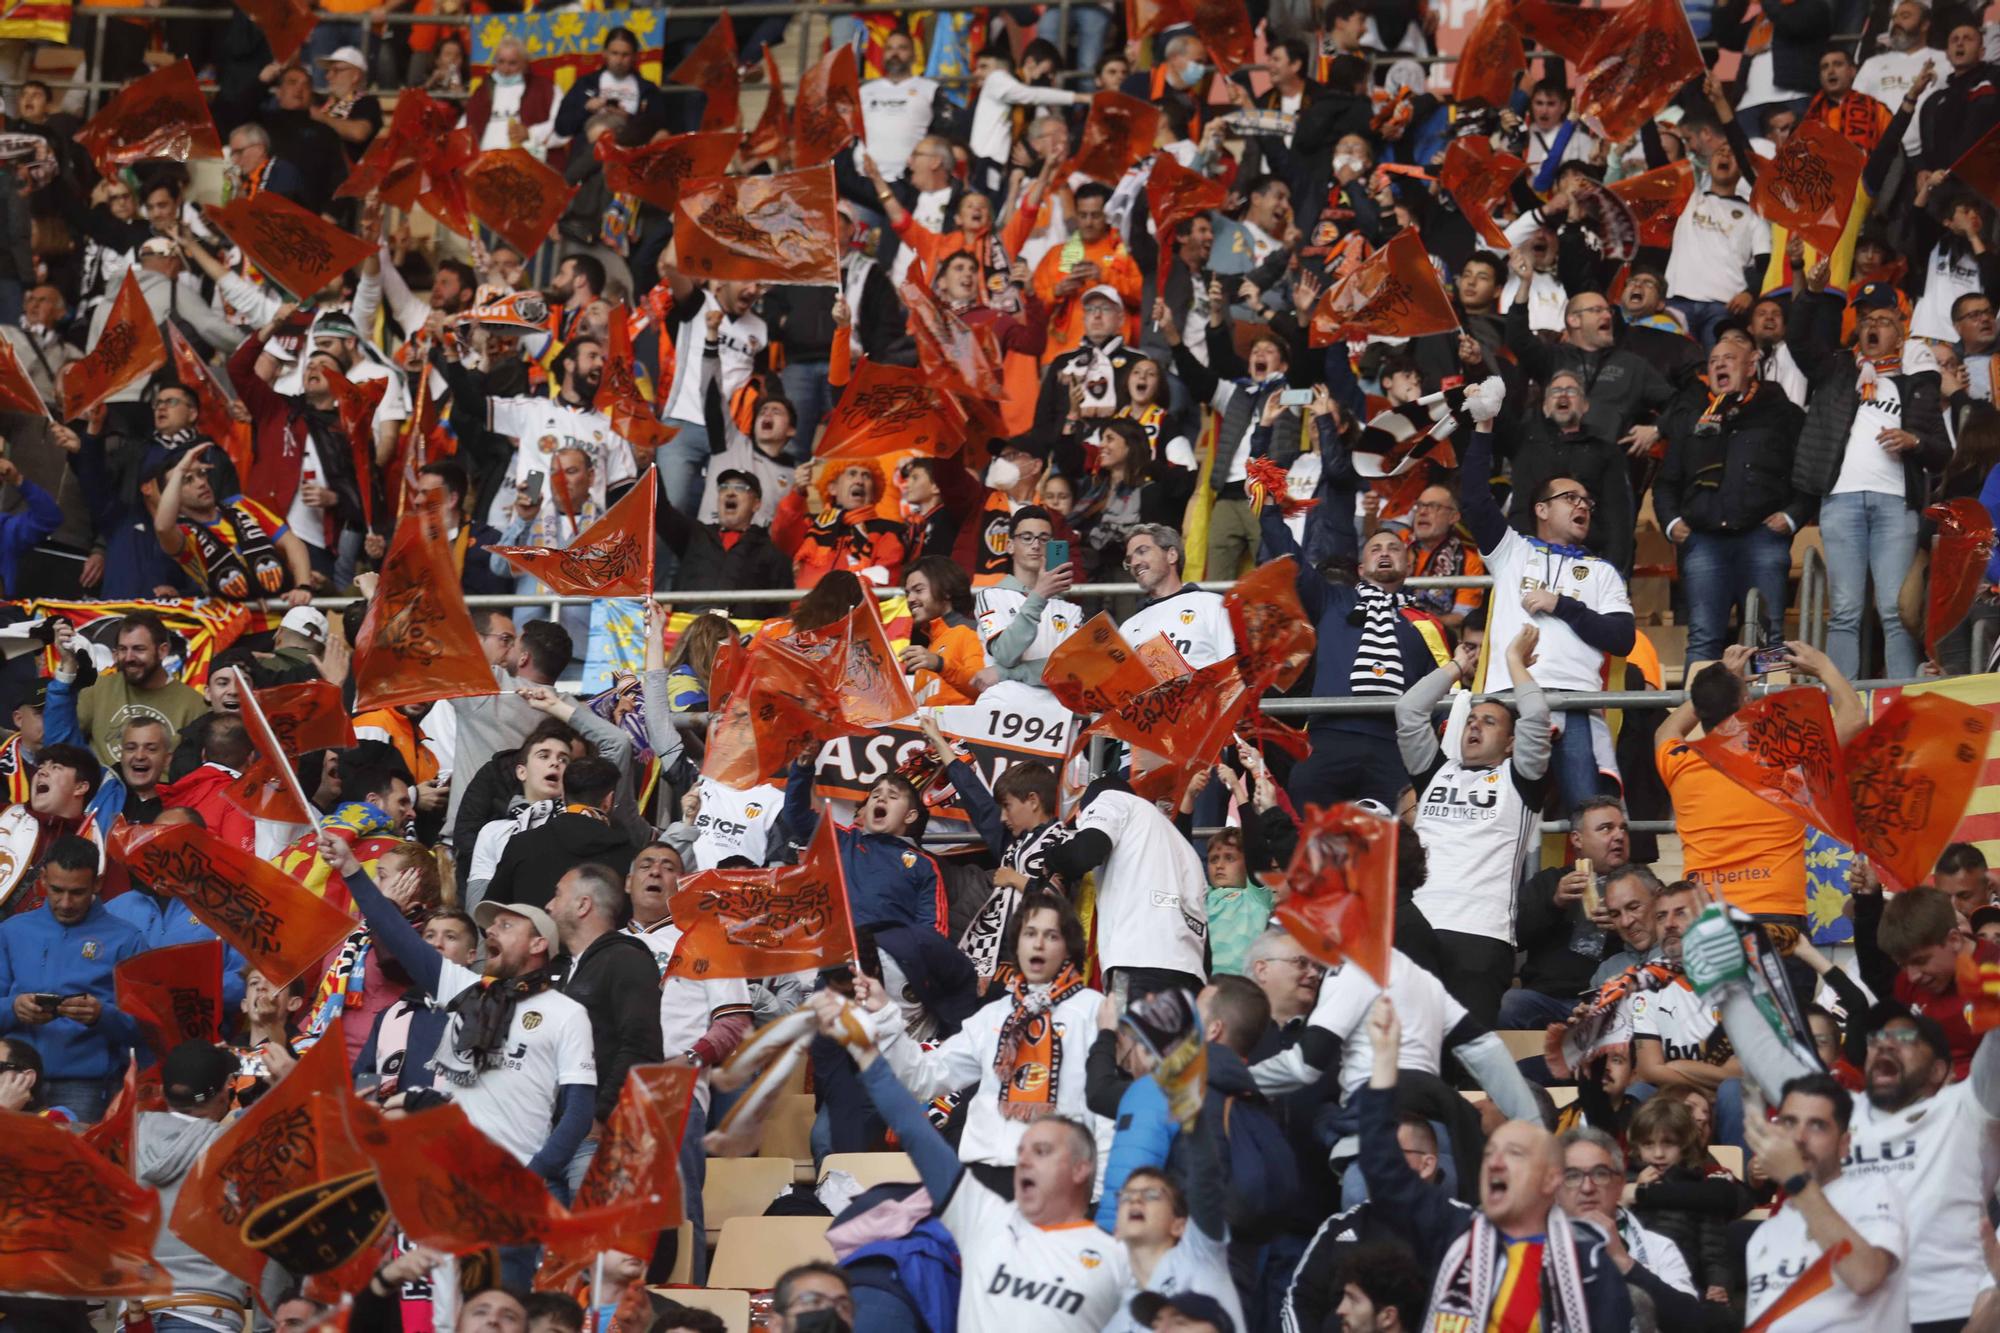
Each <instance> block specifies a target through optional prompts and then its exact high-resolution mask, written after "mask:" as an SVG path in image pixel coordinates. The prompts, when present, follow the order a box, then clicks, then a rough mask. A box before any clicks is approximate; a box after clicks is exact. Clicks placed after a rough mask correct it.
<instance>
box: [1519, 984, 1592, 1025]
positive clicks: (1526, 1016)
mask: <svg viewBox="0 0 2000 1333" xmlns="http://www.w3.org/2000/svg"><path fill="white" fill-rule="evenodd" d="M1576 1006H1577V999H1576V997H1575V996H1574V995H1568V996H1564V995H1544V994H1542V993H1541V992H1540V991H1538V990H1529V989H1528V988H1527V987H1526V986H1516V987H1515V988H1514V989H1513V990H1510V991H1508V992H1507V993H1506V994H1505V995H1503V996H1501V997H1500V1026H1501V1027H1503V1028H1506V1029H1508V1030H1509V1031H1515V1030H1525V1029H1528V1028H1535V1029H1541V1028H1545V1027H1547V1026H1548V1025H1549V1024H1551V1023H1567V1022H1568V1021H1569V1015H1570V1010H1572V1009H1574V1008H1576Z"/></svg>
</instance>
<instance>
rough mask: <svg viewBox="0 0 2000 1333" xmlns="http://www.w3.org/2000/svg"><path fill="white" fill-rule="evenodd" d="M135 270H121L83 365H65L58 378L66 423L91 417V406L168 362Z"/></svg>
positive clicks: (84, 356)
mask: <svg viewBox="0 0 2000 1333" xmlns="http://www.w3.org/2000/svg"><path fill="white" fill-rule="evenodd" d="M135 271H136V270H135V269H130V268H128V269H126V270H125V280H124V281H123V282H121V283H119V284H118V296H117V299H116V300H114V301H113V302H112V303H111V317H110V318H109V319H107V320H106V321H105V323H104V331H103V332H102V333H100V334H98V336H97V344H96V346H94V347H92V348H91V349H90V350H89V351H88V352H85V353H84V354H83V359H82V360H81V361H72V362H70V363H69V364H68V365H66V366H64V367H63V368H62V374H61V375H59V376H57V377H56V378H57V383H58V384H59V385H60V386H61V389H62V410H63V416H64V418H65V419H67V420H70V421H75V420H77V419H78V418H79V417H83V416H87V415H89V413H90V409H91V408H93V407H96V406H97V405H98V404H99V403H101V402H103V401H104V400H105V399H107V398H109V397H110V396H111V395H112V394H114V393H117V392H118V391H119V390H120V389H122V388H124V387H125V386H126V385H128V384H130V383H131V382H132V381H133V380H136V379H143V378H144V377H146V376H147V375H150V374H152V373H153V372H154V371H156V370H158V369H159V368H160V367H161V366H164V365H165V364H167V344H166V342H165V340H164V339H162V338H161V337H160V326H159V325H158V324H156V323H154V322H153V310H152V307H151V306H149V305H147V304H146V298H145V295H144V294H143V293H141V292H140V290H139V280H138V278H137V277H135V276H134V274H135Z"/></svg>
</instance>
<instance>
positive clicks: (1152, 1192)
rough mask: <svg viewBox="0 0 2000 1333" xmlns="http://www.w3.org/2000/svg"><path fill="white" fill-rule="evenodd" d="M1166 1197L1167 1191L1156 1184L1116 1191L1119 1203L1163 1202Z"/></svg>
mask: <svg viewBox="0 0 2000 1333" xmlns="http://www.w3.org/2000/svg"><path fill="white" fill-rule="evenodd" d="M1166 1197H1167V1192H1166V1191H1165V1190H1163V1189H1161V1188H1160V1187H1159V1186H1158V1185H1152V1186H1148V1187H1147V1188H1145V1189H1136V1190H1119V1191H1118V1202H1120V1203H1164V1202H1165V1201H1166Z"/></svg>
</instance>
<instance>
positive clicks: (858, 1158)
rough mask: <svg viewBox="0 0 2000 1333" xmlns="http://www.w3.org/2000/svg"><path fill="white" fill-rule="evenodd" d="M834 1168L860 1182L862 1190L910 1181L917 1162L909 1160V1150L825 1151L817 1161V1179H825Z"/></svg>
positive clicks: (915, 1178) (914, 1177)
mask: <svg viewBox="0 0 2000 1333" xmlns="http://www.w3.org/2000/svg"><path fill="white" fill-rule="evenodd" d="M835 1171H845V1172H846V1173H847V1174H848V1175H850V1176H853V1177H854V1178H855V1179H856V1180H857V1181H859V1182H861V1188H862V1189H872V1188H873V1187H875V1186H876V1185H881V1184H885V1183H887V1182H889V1181H892V1180H894V1181H905V1180H907V1181H910V1182H912V1183H914V1182H915V1181H916V1180H917V1179H918V1176H917V1164H916V1163H915V1162H912V1161H911V1160H910V1155H909V1154H908V1153H902V1152H837V1153H829V1154H827V1159H826V1160H825V1161H824V1162H821V1163H820V1167H819V1178H820V1179H821V1180H825V1179H826V1178H827V1177H828V1176H829V1175H831V1174H833V1173H834V1172H835Z"/></svg>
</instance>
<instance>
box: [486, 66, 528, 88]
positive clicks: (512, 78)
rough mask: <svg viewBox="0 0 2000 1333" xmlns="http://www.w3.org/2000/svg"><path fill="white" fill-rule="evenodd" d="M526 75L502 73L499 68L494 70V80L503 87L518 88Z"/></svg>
mask: <svg viewBox="0 0 2000 1333" xmlns="http://www.w3.org/2000/svg"><path fill="white" fill-rule="evenodd" d="M526 77H527V76H526V75H523V74H502V73H501V72H500V71H499V70H495V71H493V82H495V83H497V84H499V85H500V86H501V87H502V88H517V87H519V86H520V85H521V84H522V82H523V81H524V80H525V79H526Z"/></svg>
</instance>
